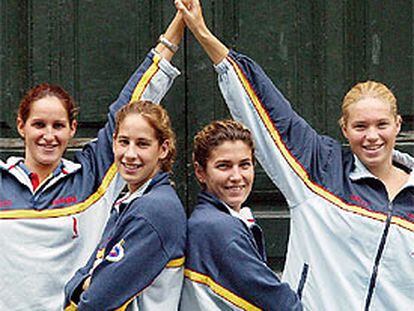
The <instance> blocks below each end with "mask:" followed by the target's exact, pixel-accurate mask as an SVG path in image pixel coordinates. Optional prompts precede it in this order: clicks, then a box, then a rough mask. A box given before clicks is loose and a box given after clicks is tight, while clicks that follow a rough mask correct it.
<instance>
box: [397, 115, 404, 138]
mask: <svg viewBox="0 0 414 311" xmlns="http://www.w3.org/2000/svg"><path fill="white" fill-rule="evenodd" d="M402 122H403V119H402V117H401V116H400V115H397V117H396V126H397V135H398V134H399V133H400V131H401V125H402Z"/></svg>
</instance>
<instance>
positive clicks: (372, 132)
mask: <svg viewBox="0 0 414 311" xmlns="http://www.w3.org/2000/svg"><path fill="white" fill-rule="evenodd" d="M378 137H379V135H378V131H377V130H376V129H375V128H373V127H369V128H368V129H367V132H366V138H367V140H370V141H374V140H377V139H378Z"/></svg>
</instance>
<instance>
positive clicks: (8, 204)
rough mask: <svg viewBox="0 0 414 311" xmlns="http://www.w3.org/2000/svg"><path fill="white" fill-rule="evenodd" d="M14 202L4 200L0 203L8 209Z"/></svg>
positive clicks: (0, 205)
mask: <svg viewBox="0 0 414 311" xmlns="http://www.w3.org/2000/svg"><path fill="white" fill-rule="evenodd" d="M12 205H13V202H12V201H10V200H4V201H0V207H8V206H12Z"/></svg>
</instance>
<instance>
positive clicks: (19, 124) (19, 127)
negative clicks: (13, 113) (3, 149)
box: [16, 117, 25, 139]
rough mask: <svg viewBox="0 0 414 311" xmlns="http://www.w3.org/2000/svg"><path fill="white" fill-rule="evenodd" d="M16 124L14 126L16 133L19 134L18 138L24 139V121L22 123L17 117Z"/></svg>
mask: <svg viewBox="0 0 414 311" xmlns="http://www.w3.org/2000/svg"><path fill="white" fill-rule="evenodd" d="M16 123H17V126H16V127H17V132H19V134H20V137H21V138H23V139H24V135H25V133H24V121H23V119H22V118H21V117H17V121H16Z"/></svg>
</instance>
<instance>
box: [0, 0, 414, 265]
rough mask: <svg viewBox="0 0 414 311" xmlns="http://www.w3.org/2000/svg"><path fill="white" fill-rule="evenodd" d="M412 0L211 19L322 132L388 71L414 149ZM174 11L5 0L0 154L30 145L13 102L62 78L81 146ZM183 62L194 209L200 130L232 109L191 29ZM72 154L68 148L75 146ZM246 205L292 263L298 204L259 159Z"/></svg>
mask: <svg viewBox="0 0 414 311" xmlns="http://www.w3.org/2000/svg"><path fill="white" fill-rule="evenodd" d="M412 7H413V1H401V0H400V1H391V0H386V1H374V0H369V1H357V0H352V1H338V0H331V1H326V0H325V1H322V0H315V1H293V0H285V1H273V0H265V1H254V0H238V1H236V0H216V1H204V12H205V17H206V20H207V23H208V25H209V26H210V27H211V29H212V30H213V31H214V32H215V33H216V34H217V35H218V37H219V38H221V39H222V40H223V41H224V42H225V43H226V44H227V45H229V46H230V47H232V48H234V49H236V50H238V51H241V52H244V53H246V54H248V55H250V56H251V57H252V58H254V59H255V60H256V61H257V62H258V63H259V64H260V65H262V67H263V68H264V69H265V71H266V72H267V73H268V74H269V76H270V77H271V78H272V80H273V81H274V82H275V83H276V84H277V85H278V86H279V87H280V89H281V90H282V91H283V93H284V94H285V96H286V97H287V98H288V99H290V101H291V102H292V105H293V106H294V107H295V109H296V110H297V111H298V112H299V113H300V114H301V115H302V116H303V117H304V118H305V119H307V120H308V121H309V122H310V123H311V124H312V125H313V126H314V127H315V128H316V129H317V130H318V131H319V132H320V133H323V134H328V135H331V136H334V137H336V138H338V139H342V138H341V136H340V131H339V128H338V126H337V119H338V117H339V112H340V102H341V98H342V97H343V95H344V94H345V92H346V91H347V90H348V89H349V88H350V87H351V86H352V85H353V84H354V83H355V82H356V81H360V80H366V79H373V80H379V81H383V82H385V83H386V84H387V85H389V86H390V87H391V88H392V90H393V91H394V92H395V94H396V96H397V98H398V100H399V105H400V110H401V114H402V115H403V118H404V124H403V132H402V133H401V135H400V137H399V143H398V144H399V148H401V149H403V150H406V151H409V152H411V153H413V154H414V104H413V93H414V83H413V82H414V81H413V80H414V77H413V72H414V70H413V69H414V61H413V57H412V55H413V52H414V41H413V10H412ZM173 14H174V8H173V4H172V1H165V0H151V1H148V0H124V1H114V0H100V1H97V0H72V1H69V0H53V1H50V0H49V1H46V0H19V1H17V0H2V1H0V156H1V158H2V159H5V158H6V157H7V156H8V155H10V154H15V153H16V152H17V153H22V148H23V145H22V142H21V140H20V139H19V138H18V136H17V134H16V131H15V129H14V127H15V125H14V122H15V121H14V120H15V117H16V116H15V111H16V109H17V106H18V102H19V100H20V98H21V97H22V95H23V94H24V92H25V91H26V90H27V89H29V88H30V87H31V86H33V85H34V84H37V83H40V82H43V81H49V82H52V83H58V84H61V85H62V86H63V87H64V88H65V89H67V90H68V91H69V92H70V93H71V94H72V95H73V96H74V98H75V99H76V101H77V102H78V104H79V105H80V108H81V114H80V118H79V121H80V122H79V123H80V124H79V125H80V126H79V131H78V134H77V139H76V140H75V141H74V142H73V144H72V147H71V151H72V150H75V149H78V148H79V147H80V146H81V145H82V143H83V142H84V141H85V140H88V139H89V138H91V137H94V136H95V134H96V131H97V129H98V128H100V127H101V126H102V124H103V123H104V121H105V118H106V110H107V106H108V104H109V103H110V102H112V101H113V100H114V99H115V98H116V96H117V94H118V92H119V91H120V89H121V87H122V85H123V84H124V83H125V81H126V79H127V77H128V75H129V74H130V73H131V72H132V71H133V70H134V68H135V66H136V65H137V64H138V63H139V62H140V60H141V59H142V58H143V57H144V55H145V54H146V52H147V51H148V50H149V48H150V47H151V46H153V45H154V44H155V42H156V39H157V38H158V36H159V34H160V33H161V32H162V31H163V30H164V29H165V27H166V26H167V24H168V23H169V21H170V20H171V18H172V16H173ZM174 64H176V65H177V66H178V67H179V68H180V69H181V70H182V72H183V74H182V77H180V78H179V79H178V80H177V81H176V83H175V84H174V87H173V89H172V90H171V92H170V93H169V94H168V95H167V97H166V98H165V100H164V102H163V104H164V106H165V107H166V108H167V110H168V111H169V112H170V114H171V117H172V120H173V124H174V127H175V130H176V132H177V137H178V151H179V156H178V161H177V165H176V166H175V172H176V173H175V180H176V183H177V188H178V191H179V193H180V196H181V198H182V199H183V201H184V202H185V204H186V206H187V208H188V210H189V211H190V210H191V206H193V205H194V203H195V198H196V193H197V192H198V190H199V188H198V185H197V183H196V181H195V178H194V174H193V172H192V169H191V147H192V137H193V135H194V134H195V132H196V131H198V130H199V129H200V128H201V127H202V126H203V125H205V124H207V123H208V122H209V121H211V120H213V119H221V118H225V117H229V114H228V111H227V109H226V106H225V104H224V103H223V100H222V98H221V95H220V93H219V90H218V87H217V83H216V75H215V73H214V70H213V68H212V66H211V63H210V61H209V60H208V58H207V57H206V55H205V54H204V52H203V51H202V50H201V49H200V47H199V46H198V45H197V43H196V42H195V40H194V38H193V37H192V36H191V35H190V34H187V35H186V37H185V42H184V43H183V44H182V46H181V49H180V51H179V52H178V54H177V55H176V56H175V58H174ZM69 156H70V153H69ZM247 204H248V205H249V206H251V207H252V208H253V209H254V210H255V214H256V216H257V218H258V219H259V222H260V223H261V225H262V226H263V227H264V229H265V235H266V239H267V247H268V254H269V257H270V263H271V264H272V266H273V267H274V269H275V270H280V269H281V267H282V266H283V262H284V257H285V252H286V242H287V237H288V232H289V213H288V210H287V208H286V203H285V201H284V199H283V197H282V196H281V194H280V192H279V191H278V190H277V189H276V188H275V187H274V186H273V185H272V184H271V182H270V181H269V179H268V178H267V176H266V174H265V173H264V172H263V170H262V169H261V168H260V167H258V168H257V170H256V181H255V186H254V191H253V193H252V195H251V196H250V198H249V200H248V202H247Z"/></svg>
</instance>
